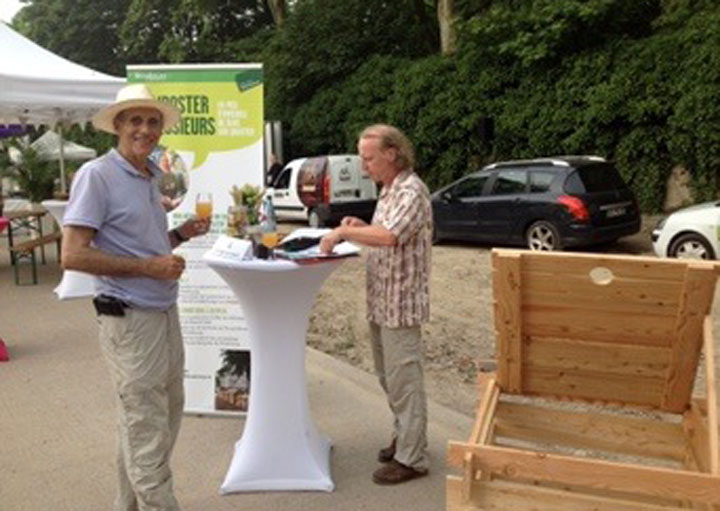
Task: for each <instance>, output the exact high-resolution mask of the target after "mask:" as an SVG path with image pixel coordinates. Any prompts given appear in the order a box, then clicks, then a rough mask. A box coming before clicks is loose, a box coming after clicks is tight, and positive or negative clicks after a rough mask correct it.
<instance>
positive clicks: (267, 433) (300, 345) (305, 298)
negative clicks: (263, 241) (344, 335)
mask: <svg viewBox="0 0 720 511" xmlns="http://www.w3.org/2000/svg"><path fill="white" fill-rule="evenodd" d="M203 259H204V260H205V262H206V263H207V264H208V265H209V266H210V267H211V268H212V269H213V270H215V271H216V272H217V273H218V274H219V275H220V276H221V277H222V278H223V280H225V282H227V284H228V285H229V286H230V288H231V289H232V291H233V292H234V293H235V296H236V297H237V299H238V300H239V302H240V305H241V306H242V310H243V313H244V315H245V320H246V322H247V326H248V334H249V339H250V402H249V408H248V414H247V418H246V421H245V429H244V431H243V435H242V438H241V439H240V440H239V441H238V442H237V443H236V444H235V452H234V455H233V458H232V462H231V463H230V467H229V469H228V472H227V475H226V476H225V481H224V482H223V483H222V486H221V488H220V491H221V492H222V493H230V492H237V491H258V490H321V491H332V490H333V489H334V487H335V485H334V483H333V481H332V478H331V474H330V448H331V441H330V439H329V438H328V437H327V436H325V435H324V434H322V433H321V432H319V431H318V429H317V428H316V427H315V424H314V422H313V420H312V417H311V416H310V411H309V405H308V396H307V386H306V376H305V334H306V331H307V327H308V322H309V314H310V309H311V307H312V305H313V302H314V300H315V296H316V294H317V292H318V291H319V290H320V287H321V285H322V283H323V281H324V280H325V278H326V277H327V276H328V275H330V273H331V272H332V271H333V270H334V269H335V268H337V267H338V266H339V265H340V264H341V263H342V260H328V261H327V262H321V263H316V264H309V265H298V264H297V263H294V262H291V261H286V260H269V261H264V260H257V259H252V260H245V261H230V260H227V259H220V258H218V257H216V256H214V255H213V254H212V253H210V252H208V253H206V254H205V256H204V257H203Z"/></svg>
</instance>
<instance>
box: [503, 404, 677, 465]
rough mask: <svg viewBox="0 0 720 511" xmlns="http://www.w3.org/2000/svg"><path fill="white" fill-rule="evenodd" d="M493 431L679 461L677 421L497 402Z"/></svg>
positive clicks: (561, 443)
mask: <svg viewBox="0 0 720 511" xmlns="http://www.w3.org/2000/svg"><path fill="white" fill-rule="evenodd" d="M495 434H496V435H497V436H498V437H507V438H512V439H516V440H522V441H527V442H536V443H545V444H556V445H562V446H565V447H571V448H580V449H594V450H599V451H607V452H615V453H620V454H632V455H638V456H647V457H653V458H666V459H671V460H675V461H682V460H683V458H684V456H685V437H684V435H683V429H682V426H681V425H680V424H674V423H671V422H662V421H659V420H650V419H644V418H640V417H624V416H619V415H611V414H607V413H597V412H591V411H587V410H586V411H583V412H581V413H576V412H571V411H567V410H556V409H550V408H545V407H541V406H536V405H532V404H518V403H500V404H499V405H498V408H497V412H496V415H495Z"/></svg>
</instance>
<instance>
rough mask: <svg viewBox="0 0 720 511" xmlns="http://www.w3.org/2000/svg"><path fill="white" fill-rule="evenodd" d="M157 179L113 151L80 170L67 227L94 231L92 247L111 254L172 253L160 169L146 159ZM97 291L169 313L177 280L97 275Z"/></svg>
mask: <svg viewBox="0 0 720 511" xmlns="http://www.w3.org/2000/svg"><path fill="white" fill-rule="evenodd" d="M148 167H149V168H150V170H151V172H152V174H153V179H150V178H148V177H147V176H145V175H144V174H142V173H141V172H139V171H138V170H136V169H135V167H133V166H132V165H131V164H130V163H129V162H128V161H127V160H126V159H125V158H123V157H122V155H120V153H119V152H117V150H115V149H111V150H110V151H108V152H107V153H106V154H104V155H103V156H101V157H99V158H96V159H94V160H92V161H89V162H88V163H86V164H84V165H83V166H82V167H80V170H78V172H77V174H76V175H75V177H74V178H73V181H72V187H71V189H70V201H69V203H68V205H67V208H66V209H65V215H64V217H63V225H75V226H80V227H91V228H93V229H95V230H96V233H95V237H94V238H93V240H92V245H93V246H94V247H96V248H97V249H99V250H101V251H102V252H105V253H107V254H113V255H118V256H125V257H139V258H146V257H153V256H158V255H166V254H169V253H171V251H172V248H171V247H170V240H169V239H168V235H167V231H168V223H167V215H166V213H165V209H164V208H163V206H162V203H161V202H160V192H159V190H158V187H157V186H156V184H155V180H156V179H157V178H158V177H159V176H161V175H162V170H160V168H159V167H158V166H157V165H155V163H153V162H152V161H151V160H148ZM95 287H96V292H97V293H98V294H106V295H110V296H115V297H117V298H120V299H121V300H124V301H126V302H128V303H130V304H131V305H132V306H134V307H138V308H147V309H161V310H165V309H167V308H169V307H170V306H171V305H173V304H174V303H175V302H176V300H177V294H178V283H177V281H176V280H157V279H151V278H147V277H109V276H96V285H95Z"/></svg>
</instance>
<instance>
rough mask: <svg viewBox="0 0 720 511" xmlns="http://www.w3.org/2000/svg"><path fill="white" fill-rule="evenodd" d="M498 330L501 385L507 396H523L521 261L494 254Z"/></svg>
mask: <svg viewBox="0 0 720 511" xmlns="http://www.w3.org/2000/svg"><path fill="white" fill-rule="evenodd" d="M492 262H493V270H494V273H493V296H494V308H495V330H496V331H497V333H498V347H499V358H498V383H499V384H500V387H501V388H502V389H503V390H505V391H507V392H522V366H521V363H522V355H521V349H522V342H521V341H522V338H521V336H522V330H521V324H522V322H521V317H520V286H521V281H520V257H519V256H516V255H506V256H501V255H496V254H495V253H493V259H492Z"/></svg>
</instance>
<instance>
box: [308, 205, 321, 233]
mask: <svg viewBox="0 0 720 511" xmlns="http://www.w3.org/2000/svg"><path fill="white" fill-rule="evenodd" d="M308 225H309V226H310V227H314V228H316V229H317V228H318V227H323V226H324V225H325V223H324V222H323V221H322V219H321V218H320V215H318V212H317V210H316V209H311V210H310V212H309V213H308Z"/></svg>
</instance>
